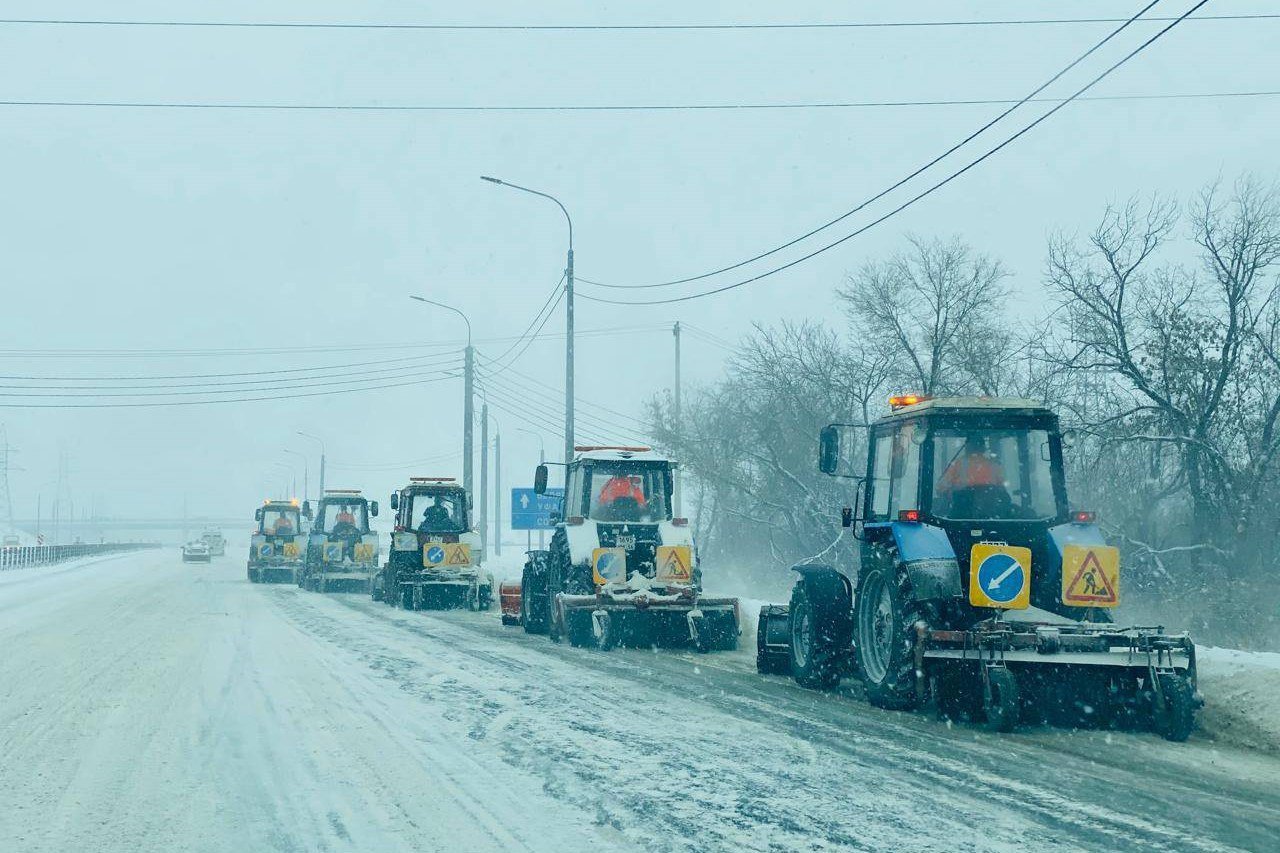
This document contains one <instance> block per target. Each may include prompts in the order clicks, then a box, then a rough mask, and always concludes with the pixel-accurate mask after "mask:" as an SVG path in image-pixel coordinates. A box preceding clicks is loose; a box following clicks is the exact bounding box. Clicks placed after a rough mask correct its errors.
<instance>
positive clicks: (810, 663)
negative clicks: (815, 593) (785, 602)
mask: <svg viewBox="0 0 1280 853" xmlns="http://www.w3.org/2000/svg"><path fill="white" fill-rule="evenodd" d="M824 616H825V613H824V611H823V608H822V607H820V606H818V603H817V602H814V601H813V600H812V598H811V594H810V592H809V589H808V587H807V586H806V585H805V584H803V583H798V584H796V586H795V589H793V590H792V591H791V674H792V675H794V676H795V679H796V683H797V684H799V685H800V686H801V687H809V688H812V689H815V690H829V689H831V688H832V687H835V686H836V685H837V684H839V683H840V652H841V649H840V643H839V640H838V632H837V631H836V630H835V625H834V624H831V620H829V619H826V618H824Z"/></svg>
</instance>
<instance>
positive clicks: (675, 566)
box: [653, 545, 693, 583]
mask: <svg viewBox="0 0 1280 853" xmlns="http://www.w3.org/2000/svg"><path fill="white" fill-rule="evenodd" d="M653 559H654V562H655V563H656V564H657V567H658V580H660V581H673V582H675V583H688V582H689V581H691V580H693V549H692V548H690V547H689V546H688V545H659V546H658V550H657V552H656V553H655V554H654V555H653Z"/></svg>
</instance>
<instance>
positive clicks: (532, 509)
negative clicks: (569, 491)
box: [511, 489, 564, 530]
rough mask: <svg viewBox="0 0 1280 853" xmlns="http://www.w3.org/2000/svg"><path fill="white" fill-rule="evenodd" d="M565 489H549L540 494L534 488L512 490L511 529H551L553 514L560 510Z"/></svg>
mask: <svg viewBox="0 0 1280 853" xmlns="http://www.w3.org/2000/svg"><path fill="white" fill-rule="evenodd" d="M563 502H564V489H547V491H546V493H545V494H541V495H540V494H538V493H536V492H534V490H533V489H512V490H511V529H512V530H550V529H551V528H553V527H555V525H554V524H552V523H551V514H552V513H557V514H558V513H559V512H560V505H561V504H562V503H563Z"/></svg>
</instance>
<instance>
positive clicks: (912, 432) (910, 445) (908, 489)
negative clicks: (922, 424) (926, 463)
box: [889, 423, 923, 518]
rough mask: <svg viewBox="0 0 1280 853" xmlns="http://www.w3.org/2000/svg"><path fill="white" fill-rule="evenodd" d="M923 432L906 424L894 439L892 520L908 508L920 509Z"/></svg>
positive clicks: (911, 424)
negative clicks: (921, 440)
mask: <svg viewBox="0 0 1280 853" xmlns="http://www.w3.org/2000/svg"><path fill="white" fill-rule="evenodd" d="M921 438H923V431H922V430H921V429H920V428H919V426H918V425H917V424H915V423H905V424H903V425H902V426H901V428H899V430H898V431H897V433H895V434H894V437H893V458H892V459H891V460H890V465H889V478H890V488H891V492H890V498H889V517H890V518H897V517H898V513H899V512H901V511H902V510H904V509H919V508H920V443H921V442H920V439H921Z"/></svg>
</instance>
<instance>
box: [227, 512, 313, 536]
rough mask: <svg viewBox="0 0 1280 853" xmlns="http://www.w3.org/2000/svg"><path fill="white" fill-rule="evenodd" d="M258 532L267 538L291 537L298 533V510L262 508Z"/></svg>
mask: <svg viewBox="0 0 1280 853" xmlns="http://www.w3.org/2000/svg"><path fill="white" fill-rule="evenodd" d="M258 532H259V533H264V534H266V535H267V536H293V535H295V534H297V533H299V532H300V531H299V527H298V510H297V509H296V508H294V507H287V508H282V507H270V506H269V507H265V508H263V510H262V522H261V524H260V525H259V527H258ZM206 535H208V534H206Z"/></svg>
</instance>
